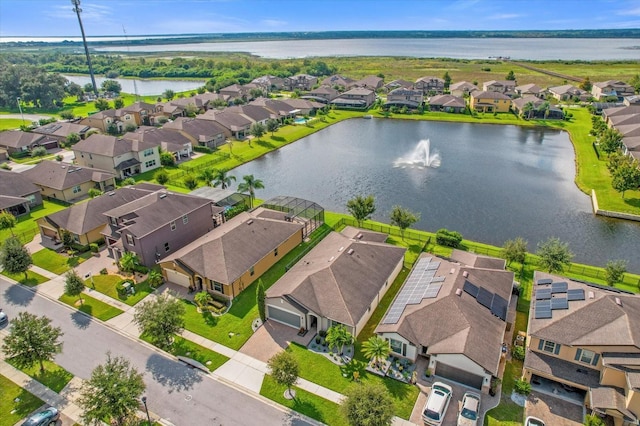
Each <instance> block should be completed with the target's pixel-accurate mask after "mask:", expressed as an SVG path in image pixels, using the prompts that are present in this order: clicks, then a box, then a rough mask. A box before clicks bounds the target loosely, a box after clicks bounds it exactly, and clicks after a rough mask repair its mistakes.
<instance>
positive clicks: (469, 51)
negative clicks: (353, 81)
mask: <svg viewBox="0 0 640 426" xmlns="http://www.w3.org/2000/svg"><path fill="white" fill-rule="evenodd" d="M639 49H640V40H638V39H628V38H622V39H616V38H599V39H595V38H590V39H580V38H564V39H561V38H432V39H426V38H416V39H410V38H401V39H393V38H382V39H343V40H341V39H332V40H277V41H248V42H220V43H182V44H158V45H124V46H108V47H95V48H94V50H96V51H100V52H147V53H148V52H176V51H180V52H183V51H184V52H247V53H251V54H253V55H257V56H262V57H264V58H274V59H285V58H304V57H317V56H408V57H417V58H458V59H487V58H489V57H496V56H503V57H511V58H513V59H528V60H585V61H592V60H637V59H638V57H639V56H640V50H639Z"/></svg>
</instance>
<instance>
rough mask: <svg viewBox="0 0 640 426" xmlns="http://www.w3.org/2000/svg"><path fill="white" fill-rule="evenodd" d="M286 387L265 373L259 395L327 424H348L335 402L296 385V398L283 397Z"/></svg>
mask: <svg viewBox="0 0 640 426" xmlns="http://www.w3.org/2000/svg"><path fill="white" fill-rule="evenodd" d="M286 389H287V387H286V386H280V385H279V384H277V383H276V382H275V380H273V378H271V376H269V375H266V376H265V377H264V380H263V381H262V388H261V389H260V395H262V396H265V397H267V398H269V399H270V400H272V401H275V402H277V403H278V404H280V405H284V406H285V407H288V408H291V409H292V410H294V411H297V412H298V413H301V414H304V415H305V416H309V417H311V418H312V419H315V420H318V421H319V422H322V423H324V424H327V425H329V426H346V425H348V423H347V419H345V418H344V416H343V415H342V413H341V412H340V406H339V405H338V404H336V403H335V402H332V401H329V400H328V399H324V398H322V397H320V396H318V395H315V394H313V393H310V392H307V391H305V390H304V389H300V388H298V387H296V386H294V387H293V389H295V391H296V399H295V400H293V399H286V398H285V397H284V391H285V390H286Z"/></svg>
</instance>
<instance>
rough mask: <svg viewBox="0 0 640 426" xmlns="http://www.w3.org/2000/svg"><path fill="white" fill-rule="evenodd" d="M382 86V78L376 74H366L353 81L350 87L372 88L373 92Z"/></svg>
mask: <svg viewBox="0 0 640 426" xmlns="http://www.w3.org/2000/svg"><path fill="white" fill-rule="evenodd" d="M382 86H384V79H383V78H382V77H378V76H377V75H368V76H366V77H364V78H361V79H360V80H358V81H355V82H354V83H353V84H352V85H351V87H363V88H365V89H369V90H373V91H374V92H375V91H376V90H378V89H381V88H382Z"/></svg>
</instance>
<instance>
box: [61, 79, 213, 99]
mask: <svg viewBox="0 0 640 426" xmlns="http://www.w3.org/2000/svg"><path fill="white" fill-rule="evenodd" d="M63 77H64V78H66V79H67V80H69V81H71V82H73V83H76V84H79V85H81V86H84V85H85V84H87V83H91V77H89V76H82V75H65V76H63ZM105 80H107V78H105V77H96V84H97V85H98V87H100V85H102V82H103V81H105ZM110 80H116V81H117V82H118V83H120V86H122V91H123V92H124V93H131V94H135V93H136V89H137V93H138V95H140V96H155V95H161V94H162V93H163V92H164V91H165V90H167V89H171V90H173V91H174V92H176V93H178V92H187V91H189V90H193V91H195V90H196V89H197V88H198V87H202V86H204V84H205V82H204V81H189V80H139V79H132V78H112V79H110ZM134 81H135V85H134Z"/></svg>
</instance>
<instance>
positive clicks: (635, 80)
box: [629, 74, 640, 93]
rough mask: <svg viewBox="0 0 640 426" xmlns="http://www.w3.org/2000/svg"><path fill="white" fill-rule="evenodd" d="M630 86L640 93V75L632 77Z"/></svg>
mask: <svg viewBox="0 0 640 426" xmlns="http://www.w3.org/2000/svg"><path fill="white" fill-rule="evenodd" d="M629 84H630V85H631V86H633V88H634V89H635V91H636V93H638V92H640V74H636V75H634V76H633V77H631V80H629Z"/></svg>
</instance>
